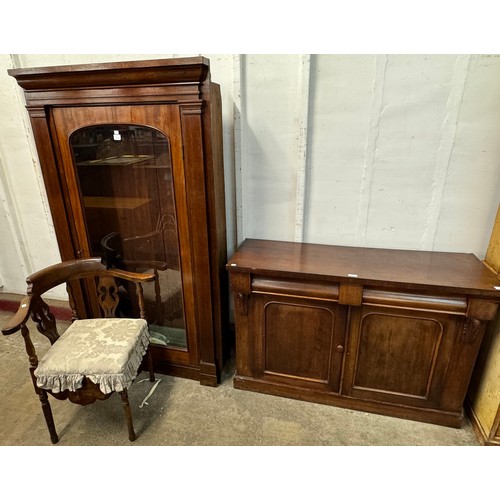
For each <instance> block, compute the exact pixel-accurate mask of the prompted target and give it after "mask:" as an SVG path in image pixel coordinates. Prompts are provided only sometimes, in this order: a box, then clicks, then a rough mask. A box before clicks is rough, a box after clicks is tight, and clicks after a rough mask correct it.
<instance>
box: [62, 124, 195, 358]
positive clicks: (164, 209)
mask: <svg viewBox="0 0 500 500" xmlns="http://www.w3.org/2000/svg"><path fill="white" fill-rule="evenodd" d="M70 147H71V151H72V154H73V160H74V164H75V170H76V175H77V179H78V183H79V187H80V196H81V200H82V204H83V211H84V216H85V224H86V230H87V236H88V241H89V246H90V252H91V254H92V256H96V257H102V258H104V259H105V261H106V263H107V265H108V266H109V267H117V268H121V269H126V270H129V271H136V272H153V273H155V274H156V275H157V280H156V282H155V283H147V284H145V285H144V295H145V299H146V306H147V311H148V320H149V322H150V331H151V336H152V339H151V341H152V343H154V344H157V345H163V346H167V347H173V348H177V349H186V347H187V340H186V327H185V319H184V305H183V289H182V279H181V267H180V258H179V238H178V231H177V227H178V225H177V216H176V210H175V199H174V187H173V186H174V185H173V179H172V160H171V151H170V144H169V141H168V139H167V137H165V135H163V134H162V133H161V132H159V131H157V130H156V129H154V128H151V127H145V126H138V125H129V124H112V125H94V126H91V127H85V128H82V129H79V130H77V131H76V132H74V133H73V134H72V135H71V137H70Z"/></svg>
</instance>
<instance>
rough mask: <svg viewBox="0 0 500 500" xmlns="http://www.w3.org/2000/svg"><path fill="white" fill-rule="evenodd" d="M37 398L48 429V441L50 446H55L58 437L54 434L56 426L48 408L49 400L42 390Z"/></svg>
mask: <svg viewBox="0 0 500 500" xmlns="http://www.w3.org/2000/svg"><path fill="white" fill-rule="evenodd" d="M38 397H39V398H40V403H42V411H43V416H44V417H45V422H46V423H47V427H48V429H49V434H50V440H51V441H52V444H56V443H57V442H58V441H59V436H58V435H57V432H56V426H55V424H54V417H53V416H52V410H51V408H50V403H49V398H48V397H47V393H46V392H45V391H44V390H40V392H39V394H38Z"/></svg>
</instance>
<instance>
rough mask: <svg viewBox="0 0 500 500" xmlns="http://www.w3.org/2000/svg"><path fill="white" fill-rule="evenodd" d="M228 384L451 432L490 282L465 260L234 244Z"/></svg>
mask: <svg viewBox="0 0 500 500" xmlns="http://www.w3.org/2000/svg"><path fill="white" fill-rule="evenodd" d="M227 269H228V271H229V273H230V282H231V288H232V291H233V293H234V296H235V326H236V375H235V378H234V387H236V388H239V389H246V390H251V391H258V392H263V393H268V394H274V395H279V396H286V397H291V398H297V399H301V400H306V401H312V402H316V403H324V404H331V405H335V406H340V407H344V408H350V409H355V410H361V411H367V412H373V413H380V414H384V415H389V416H393V417H400V418H407V419H413V420H418V421H423V422H429V423H435V424H440V425H446V426H450V427H460V426H461V424H462V421H463V403H464V399H465V395H466V391H467V387H468V384H469V380H470V377H471V373H472V369H473V367H474V363H475V360H476V356H477V353H478V350H479V347H480V345H481V339H482V337H483V333H484V330H485V327H486V324H487V322H488V321H489V320H491V319H493V317H494V316H495V313H496V311H497V307H498V303H499V302H500V280H498V279H497V277H496V275H495V274H494V273H493V272H491V271H490V270H489V269H488V268H487V267H486V266H485V265H484V264H483V263H482V262H481V261H480V260H479V259H478V258H477V257H475V256H474V255H472V254H462V253H442V252H425V251H408V250H386V249H371V248H355V247H342V246H328V245H316V244H305V243H290V242H281V241H266V240H253V239H248V240H245V241H244V243H243V244H242V245H241V247H240V248H239V249H238V251H237V252H236V253H235V254H234V256H233V257H232V258H231V259H230V261H229V262H228V264H227Z"/></svg>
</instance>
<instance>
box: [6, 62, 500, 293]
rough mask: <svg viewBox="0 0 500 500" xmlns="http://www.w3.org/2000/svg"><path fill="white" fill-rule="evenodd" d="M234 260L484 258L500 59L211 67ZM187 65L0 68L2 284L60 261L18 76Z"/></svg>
mask: <svg viewBox="0 0 500 500" xmlns="http://www.w3.org/2000/svg"><path fill="white" fill-rule="evenodd" d="M204 55H207V57H209V58H210V61H211V71H212V79H213V80H214V81H216V82H217V83H219V84H220V85H221V89H222V98H223V126H224V161H225V180H226V213H227V223H228V251H229V254H231V253H232V252H233V250H234V248H235V246H236V245H237V244H238V243H239V242H241V241H243V239H244V238H246V237H253V238H269V239H281V240H296V241H308V242H314V243H326V244H341V245H358V246H374V247H387V248H406V249H423V250H439V251H458V252H473V253H475V254H476V255H478V257H480V258H483V257H484V253H485V251H486V248H487V244H488V241H489V236H490V233H491V228H492V225H493V221H494V217H495V214H496V210H497V207H498V204H499V202H500V189H499V187H500V140H499V139H500V56H496V55H495V56H486V55H484V56H481V55H473V56H469V55H459V56H454V55H428V56H425V55H388V56H387V55H293V54H292V55H290V54H287V55H265V54H261V55H232V54H222V55H210V54H204ZM175 56H176V55H174V54H154V55H150V54H149V55H148V54H134V55H127V54H125V55H124V54H120V55H111V54H99V55H86V54H77V55H57V54H50V55H40V54H24V55H16V56H9V55H0V109H1V114H0V201H1V203H0V240H1V243H2V245H1V250H0V282H3V285H4V291H9V292H17V293H23V292H24V291H25V283H24V280H25V277H26V275H27V274H29V273H30V272H33V271H34V270H36V269H39V268H41V267H43V266H45V265H48V264H50V263H54V262H57V261H58V260H59V259H60V257H59V252H58V249H57V243H56V240H55V235H54V231H53V226H52V222H51V217H50V214H49V212H48V208H47V206H48V205H47V201H46V195H45V190H44V187H43V181H42V179H41V174H40V170H39V164H38V159H37V156H36V152H35V149H34V145H33V140H32V137H31V131H30V126H29V120H28V117H27V113H26V111H25V110H24V107H23V97H22V92H21V90H20V89H19V88H18V87H17V84H16V82H15V80H14V79H13V78H11V77H9V76H8V75H7V73H6V72H7V69H8V68H10V67H14V66H15V67H30V66H53V65H59V64H77V63H87V62H88V63H90V62H101V61H118V60H132V59H147V58H163V57H175Z"/></svg>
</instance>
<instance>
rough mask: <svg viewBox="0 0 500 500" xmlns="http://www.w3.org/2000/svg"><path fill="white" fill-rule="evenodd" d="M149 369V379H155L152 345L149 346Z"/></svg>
mask: <svg viewBox="0 0 500 500" xmlns="http://www.w3.org/2000/svg"><path fill="white" fill-rule="evenodd" d="M148 370H149V381H150V382H154V381H155V372H154V368H153V353H152V352H151V346H149V347H148Z"/></svg>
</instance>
